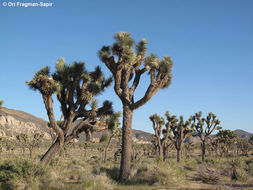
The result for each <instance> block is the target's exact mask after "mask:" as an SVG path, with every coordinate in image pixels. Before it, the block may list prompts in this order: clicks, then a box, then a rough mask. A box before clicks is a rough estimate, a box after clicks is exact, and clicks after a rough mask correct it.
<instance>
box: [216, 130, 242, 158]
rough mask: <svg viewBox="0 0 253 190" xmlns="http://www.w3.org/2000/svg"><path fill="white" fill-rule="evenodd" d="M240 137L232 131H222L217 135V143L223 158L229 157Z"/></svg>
mask: <svg viewBox="0 0 253 190" xmlns="http://www.w3.org/2000/svg"><path fill="white" fill-rule="evenodd" d="M237 137H238V135H237V134H236V133H235V132H234V131H231V130H228V129H227V130H220V131H219V132H218V133H217V135H216V138H217V142H218V144H219V147H220V149H221V150H220V152H221V156H228V153H229V148H231V146H232V145H233V144H235V143H236V139H237Z"/></svg>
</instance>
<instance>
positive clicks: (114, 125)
mask: <svg viewBox="0 0 253 190" xmlns="http://www.w3.org/2000/svg"><path fill="white" fill-rule="evenodd" d="M120 116H121V112H117V113H115V114H112V115H110V116H107V118H106V120H105V121H106V124H107V126H108V129H109V131H110V133H111V135H110V137H109V140H108V142H107V144H106V146H105V154H104V162H106V160H107V151H108V148H109V146H110V144H111V141H112V139H113V137H115V136H120V135H121V130H120V129H119V126H120V122H119V117H120Z"/></svg>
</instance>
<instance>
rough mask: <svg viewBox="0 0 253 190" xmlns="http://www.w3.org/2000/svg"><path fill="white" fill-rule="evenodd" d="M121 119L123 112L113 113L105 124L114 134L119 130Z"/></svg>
mask: <svg viewBox="0 0 253 190" xmlns="http://www.w3.org/2000/svg"><path fill="white" fill-rule="evenodd" d="M120 117H121V112H116V113H113V114H111V115H109V116H107V117H106V119H105V122H106V124H107V126H108V129H109V130H110V131H112V132H114V131H115V130H117V129H118V127H119V126H120V121H119V118H120Z"/></svg>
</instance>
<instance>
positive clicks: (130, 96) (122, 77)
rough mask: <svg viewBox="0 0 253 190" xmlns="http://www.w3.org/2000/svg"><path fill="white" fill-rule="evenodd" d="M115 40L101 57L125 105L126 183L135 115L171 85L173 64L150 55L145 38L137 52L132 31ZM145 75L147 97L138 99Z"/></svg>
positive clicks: (123, 176)
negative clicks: (146, 77) (136, 93)
mask: <svg viewBox="0 0 253 190" xmlns="http://www.w3.org/2000/svg"><path fill="white" fill-rule="evenodd" d="M115 40H116V42H115V43H114V44H113V45H112V46H104V47H102V48H101V50H100V51H99V57H100V59H101V61H102V62H103V63H104V64H105V65H106V66H107V68H108V69H109V70H110V71H111V73H112V74H113V78H114V90H115V93H116V94H117V95H118V97H119V98H120V100H121V102H122V104H123V126H122V130H123V131H122V155H121V165H120V176H119V180H120V181H122V182H125V181H127V180H128V179H129V178H130V168H131V141H132V119H133V112H134V110H136V109H138V108H139V107H141V106H142V105H144V104H145V103H147V102H148V101H149V100H150V99H151V98H152V97H153V96H154V95H155V94H156V93H157V92H158V90H159V89H164V88H167V87H168V86H169V85H170V83H171V78H172V77H171V68H172V61H171V59H170V57H168V56H165V57H164V59H162V60H160V59H159V58H158V57H157V56H156V55H155V54H151V55H150V56H146V49H147V48H146V44H147V41H146V40H145V39H142V40H141V41H140V42H139V43H137V45H136V51H135V50H134V49H133V48H134V45H135V42H134V40H133V38H132V37H131V36H130V34H129V33H128V32H119V33H116V35H115ZM142 65H143V66H142ZM141 66H142V67H141ZM144 73H148V75H149V76H150V82H149V86H148V88H147V90H146V92H145V94H144V96H143V97H142V98H140V99H139V100H135V99H134V92H135V90H136V88H137V87H138V85H139V82H140V79H141V77H142V76H143V74H144Z"/></svg>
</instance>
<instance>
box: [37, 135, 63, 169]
mask: <svg viewBox="0 0 253 190" xmlns="http://www.w3.org/2000/svg"><path fill="white" fill-rule="evenodd" d="M62 146H63V142H60V139H59V138H57V139H56V141H55V142H54V143H53V144H52V145H51V147H50V148H49V149H48V151H47V152H46V153H45V154H44V155H43V157H42V158H41V160H40V161H41V163H42V164H45V165H47V164H49V162H50V161H51V160H52V158H53V157H54V156H55V155H56V154H57V153H58V152H59V150H60V149H61V148H62Z"/></svg>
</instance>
